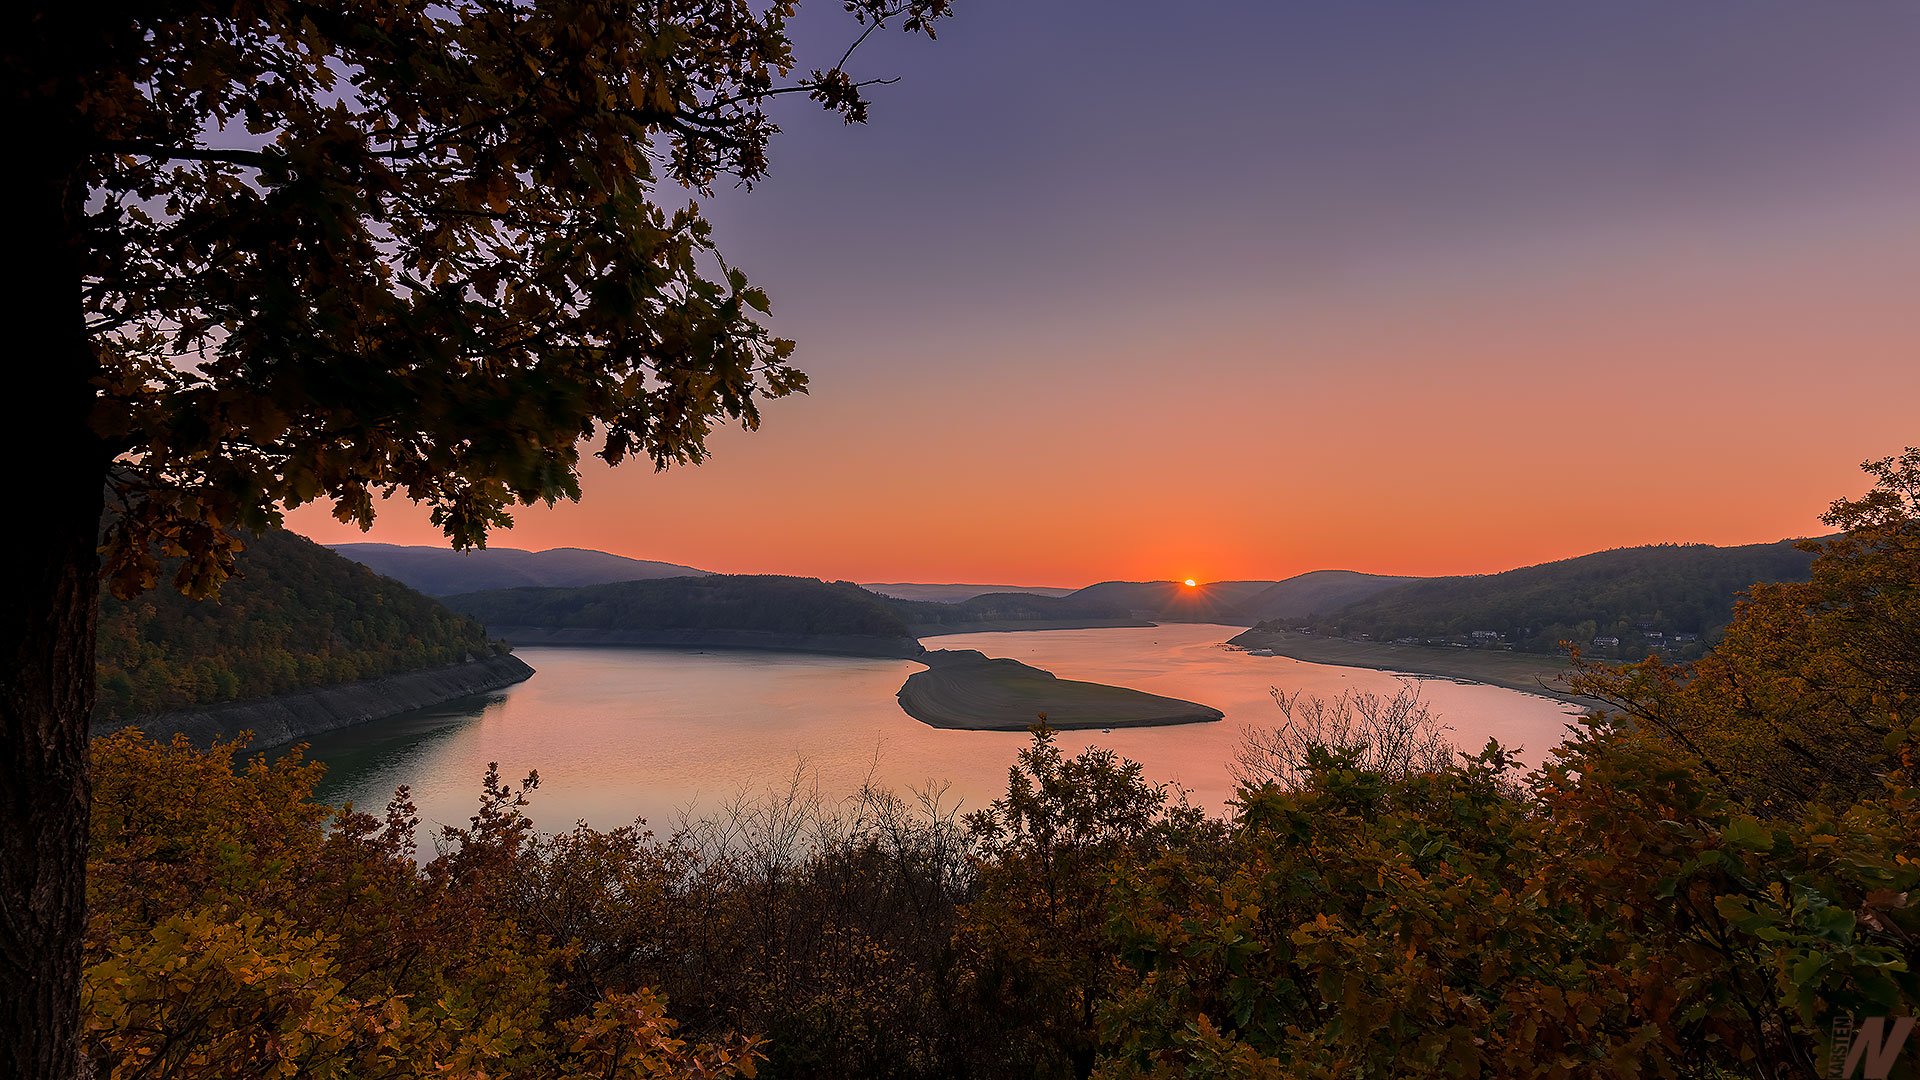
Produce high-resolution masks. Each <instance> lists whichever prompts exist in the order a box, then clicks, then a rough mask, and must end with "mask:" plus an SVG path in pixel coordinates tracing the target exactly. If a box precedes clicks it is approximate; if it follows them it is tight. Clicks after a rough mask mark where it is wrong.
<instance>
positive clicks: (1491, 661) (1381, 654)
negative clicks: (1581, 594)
mask: <svg viewBox="0 0 1920 1080" xmlns="http://www.w3.org/2000/svg"><path fill="white" fill-rule="evenodd" d="M1227 644H1229V645H1233V646H1238V647H1240V648H1243V649H1246V650H1247V651H1248V652H1253V651H1255V650H1270V651H1271V652H1272V653H1273V654H1274V655H1275V656H1284V657H1286V658H1288V659H1290V660H1299V661H1302V662H1304V663H1309V664H1327V665H1331V666H1335V667H1353V668H1367V669H1369V670H1372V671H1387V672H1394V673H1397V674H1402V675H1410V676H1413V677H1416V678H1430V679H1451V680H1453V681H1455V682H1463V683H1479V684H1482V685H1485V686H1497V687H1500V688H1502V689H1505V690H1517V691H1519V692H1520V693H1523V694H1538V695H1540V696H1541V697H1549V698H1553V699H1555V700H1557V701H1564V702H1567V703H1568V704H1572V705H1579V706H1582V707H1584V708H1588V709H1601V708H1606V707H1607V705H1606V703H1605V702H1603V701H1600V700H1599V699H1597V698H1590V697H1583V696H1581V695H1579V694H1575V693H1572V692H1570V691H1568V690H1567V689H1566V683H1565V680H1564V676H1565V675H1566V673H1567V672H1568V671H1570V670H1571V668H1570V667H1569V665H1568V664H1566V663H1565V662H1564V661H1555V660H1553V659H1551V658H1549V657H1546V656H1540V655H1537V654H1534V653H1514V652H1489V651H1486V650H1480V649H1471V650H1470V649H1440V648H1432V647H1429V646H1424V645H1390V644H1386V643H1384V642H1382V643H1375V642H1359V641H1342V640H1338V639H1334V638H1315V637H1308V636H1305V635H1302V634H1292V633H1287V632H1285V631H1282V632H1280V633H1272V632H1262V631H1258V630H1248V631H1246V632H1244V633H1241V634H1236V635H1235V636H1233V637H1231V638H1228V639H1227Z"/></svg>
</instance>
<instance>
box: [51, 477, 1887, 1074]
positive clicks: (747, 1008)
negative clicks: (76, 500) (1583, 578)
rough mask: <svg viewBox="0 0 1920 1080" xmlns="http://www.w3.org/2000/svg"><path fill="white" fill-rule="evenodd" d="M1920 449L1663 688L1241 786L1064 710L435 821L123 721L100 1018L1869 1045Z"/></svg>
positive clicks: (977, 1044)
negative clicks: (990, 769) (628, 795)
mask: <svg viewBox="0 0 1920 1080" xmlns="http://www.w3.org/2000/svg"><path fill="white" fill-rule="evenodd" d="M1917 473H1920V454H1916V453H1915V452H1911V451H1910V452H1909V454H1908V456H1907V457H1906V458H1904V459H1901V460H1900V461H1898V462H1885V463H1880V469H1879V470H1878V471H1876V473H1875V475H1876V477H1877V478H1878V479H1879V481H1880V487H1879V488H1877V489H1876V492H1875V493H1874V494H1872V495H1870V496H1869V497H1868V498H1867V499H1865V500H1862V501H1860V502H1843V503H1840V504H1836V508H1835V517H1836V523H1837V524H1840V525H1842V526H1843V527H1845V528H1847V529H1848V534H1847V536H1845V537H1843V538H1841V539H1839V540H1836V541H1833V542H1831V543H1828V544H1826V545H1825V546H1823V547H1822V548H1821V550H1820V552H1819V555H1818V560H1817V562H1816V564H1815V572H1814V576H1813V580H1812V581H1811V582H1810V583H1808V584H1807V585H1805V586H1783V587H1778V588H1769V589H1760V590H1755V591H1754V592H1753V593H1752V594H1750V596H1749V598H1748V600H1747V601H1746V603H1745V604H1744V605H1743V606H1742V608H1741V615H1740V618H1739V619H1738V620H1737V621H1736V623H1735V625H1734V626H1733V627H1732V628H1731V629H1730V631H1729V633H1728V646H1727V648H1728V651H1727V653H1726V655H1725V656H1724V657H1717V658H1716V659H1715V660H1713V661H1712V662H1711V663H1709V664H1703V665H1701V668H1700V669H1699V670H1696V671H1691V672H1689V671H1672V670H1661V669H1657V668H1647V667H1642V668H1636V669H1634V670H1633V671H1631V672H1629V673H1627V674H1625V675H1621V676H1617V677H1615V678H1616V679H1617V681H1616V682H1615V683H1614V684H1613V685H1614V687H1615V688H1616V689H1619V690H1621V691H1623V694H1622V696H1623V697H1626V696H1627V695H1626V694H1625V693H1624V692H1625V691H1631V692H1632V694H1634V695H1638V696H1636V697H1632V698H1631V699H1630V700H1631V701H1632V702H1633V703H1635V704H1637V705H1644V706H1647V707H1648V708H1647V711H1646V712H1643V713H1642V714H1639V715H1619V716H1614V717H1607V716H1603V715H1598V714H1596V715H1594V716H1591V717H1589V718H1588V720H1587V722H1586V724H1585V725H1584V728H1583V730H1581V731H1580V732H1579V733H1578V734H1577V735H1576V736H1575V737H1574V738H1573V739H1571V740H1570V741H1569V742H1567V743H1566V744H1565V745H1563V746H1561V747H1560V748H1558V749H1557V750H1556V751H1555V752H1554V754H1553V755H1552V759H1551V762H1550V764H1548V765H1547V766H1546V767H1544V768H1542V769H1539V770H1537V771H1535V772H1533V773H1532V774H1529V775H1525V776H1522V775H1520V773H1519V769H1518V768H1517V766H1516V765H1515V763H1514V759H1513V757H1512V756H1511V755H1510V754H1509V753H1508V751H1506V750H1505V749H1503V748H1501V747H1499V746H1497V745H1493V744H1489V745H1488V746H1487V747H1485V748H1484V749H1483V750H1482V751H1480V752H1479V753H1477V754H1473V755H1458V756H1457V757H1456V758H1455V760H1453V761H1441V760H1435V759H1433V758H1432V757H1430V756H1425V755H1413V756H1406V755H1400V756H1397V757H1393V758H1392V759H1391V760H1384V759H1382V758H1381V757H1380V755H1378V754H1372V755H1370V754H1369V752H1368V747H1367V746H1366V745H1364V740H1362V742H1361V743H1356V742H1355V741H1354V740H1353V739H1352V738H1345V737H1343V738H1338V739H1324V740H1323V739H1319V738H1309V739H1305V740H1302V741H1298V742H1297V743H1275V742H1271V741H1269V744H1267V745H1266V746H1265V747H1264V748H1263V753H1265V754H1267V755H1268V757H1272V756H1273V755H1276V754H1277V755H1281V756H1284V757H1286V758H1287V760H1286V761H1285V762H1282V763H1281V764H1282V765H1284V768H1276V769H1271V770H1267V771H1266V772H1265V773H1264V774H1263V775H1253V774H1249V775H1248V776H1246V777H1245V778H1244V779H1243V783H1242V786H1241V788H1240V791H1239V794H1238V796H1237V799H1236V801H1235V803H1234V804H1233V807H1232V809H1231V812H1230V813H1229V814H1228V815H1227V816H1225V817H1224V818H1215V817H1210V816H1208V815H1206V814H1203V813H1201V812H1199V811H1197V810H1195V809H1193V808H1191V807H1189V806H1187V805H1185V803H1184V802H1183V800H1182V799H1181V798H1180V794H1179V792H1178V791H1177V790H1169V789H1166V788H1163V787H1160V786H1157V785H1154V784H1152V783H1150V782H1149V781H1148V780H1147V779H1146V778H1145V777H1144V776H1143V774H1142V771H1141V769H1140V767H1139V766H1138V765H1136V764H1134V763H1131V762H1127V761H1124V760H1122V759H1119V758H1117V757H1116V756H1114V755H1113V754H1112V753H1111V752H1108V751H1102V750H1088V751H1086V752H1084V753H1081V754H1079V755H1076V756H1068V755H1067V754H1066V753H1064V752H1063V751H1062V750H1061V748H1060V747H1059V745H1058V743H1057V736H1056V735H1055V734H1054V733H1053V732H1051V731H1048V730H1046V729H1045V728H1044V727H1042V728H1037V729H1036V733H1035V738H1034V741H1033V743H1032V745H1031V746H1030V747H1029V748H1028V749H1026V750H1025V751H1023V752H1022V753H1021V755H1020V758H1019V761H1018V762H1017V764H1016V765H1015V766H1014V767H1013V769H1012V770H1011V772H1010V775H1009V784H1008V790H1007V794H1006V796H1005V797H1004V798H1002V799H1000V800H998V801H996V802H995V803H993V804H992V805H991V806H990V807H988V808H986V809H984V810H981V811H979V812H977V813H975V814H973V815H970V816H968V817H966V818H960V817H958V816H957V815H956V814H955V813H954V812H953V811H952V810H951V809H950V808H946V807H945V806H944V805H943V803H942V802H941V800H940V799H939V798H938V797H936V795H934V794H928V795H925V796H923V797H921V798H919V799H917V800H916V799H911V798H901V797H897V796H895V795H893V794H890V793H887V792H883V791H877V790H872V789H868V790H865V791H862V792H860V793H858V794H856V795H855V796H853V797H852V798H850V799H849V800H847V801H845V802H832V801H828V800H823V799H822V798H821V797H820V796H819V795H818V794H817V793H815V792H812V791H810V790H809V789H807V788H806V786H805V785H804V783H802V782H800V781H799V780H798V779H796V782H795V784H794V785H793V786H792V787H791V788H790V789H789V790H788V791H787V792H786V793H785V794H784V795H783V796H782V797H780V798H771V799H768V800H765V801H763V802H760V803H755V804H741V805H739V806H736V807H734V808H733V809H732V812H731V813H729V814H725V815H722V816H720V817H718V818H714V819H710V820H706V821H700V822H688V823H685V824H684V825H683V827H681V828H678V829H676V830H674V831H673V832H672V833H671V834H670V835H667V836H655V835H654V834H653V833H650V832H648V831H646V830H645V829H644V828H643V827H641V826H638V825H636V826H634V827H630V828H623V829H615V830H612V831H610V832H600V831H596V830H594V829H591V828H588V827H586V826H579V827H576V828H575V829H574V830H573V831H571V832H567V833H560V834H556V835H542V834H539V833H537V832H536V831H535V830H534V829H533V827H532V822H531V820H530V819H529V818H528V817H527V815H526V812H525V808H526V806H527V805H528V804H527V796H528V795H529V793H531V792H532V790H533V788H534V787H535V785H536V784H537V780H535V779H534V778H529V780H528V781H527V782H525V783H524V784H522V785H519V786H517V787H516V786H513V785H507V784H503V783H502V782H501V781H500V779H499V777H498V776H497V775H491V774H490V775H489V776H487V777H486V778H485V780H484V785H483V788H482V793H481V800H480V805H479V809H478V811H477V813H476V814H475V815H474V817H473V818H472V820H471V821H470V822H469V824H468V825H467V826H466V827H464V828H458V829H446V830H443V831H442V833H441V834H440V835H439V837H438V838H437V839H436V842H435V855H434V856H433V857H432V858H429V859H424V860H423V859H421V858H420V857H419V856H418V853H416V852H415V851H414V849H413V847H412V844H413V839H412V838H413V836H414V835H415V832H416V829H417V827H418V822H417V821H416V820H415V819H414V817H413V815H412V812H411V809H410V807H409V806H408V805H407V803H406V800H405V793H404V791H403V792H402V793H400V794H399V795H398V796H396V799H395V801H394V803H393V804H392V805H391V806H390V807H389V808H388V810H387V813H386V816H385V818H384V819H379V818H374V817H371V816H368V815H365V814H361V813H358V812H353V811H350V810H333V809H330V808H326V807H322V806H318V805H316V804H315V803H313V801H312V799H311V791H312V785H313V782H314V779H315V777H316V775H317V770H318V766H316V765H312V764H306V763H301V762H300V761H298V760H297V759H294V758H288V759H283V760H282V761H280V762H278V763H275V764H268V763H267V762H265V761H264V760H260V759H255V760H254V761H252V762H250V763H246V764H243V765H236V763H235V756H234V750H235V748H234V747H232V746H222V747H216V748H215V749H214V750H212V751H211V752H199V751H195V750H192V749H190V748H188V747H186V746H185V745H183V744H178V743H176V744H174V745H171V746H156V745H153V744H151V743H147V742H144V741H142V740H141V739H140V738H139V737H138V736H137V735H131V734H122V735H117V736H115V737H113V738H111V739H106V740H102V741H100V742H98V743H96V744H95V747H94V769H95V778H96V779H95V783H96V788H95V791H96V810H95V815H94V833H93V853H92V878H91V883H90V888H91V900H92V921H91V926H90V936H89V941H88V967H87V982H86V988H87V989H86V1025H87V1048H88V1052H89V1053H90V1055H92V1057H93V1060H94V1062H95V1064H96V1067H97V1068H98V1070H99V1071H100V1073H101V1074H102V1075H106V1076H116V1077H134V1076H150V1075H151V1076H161V1075H164V1076H179V1077H198V1076H209V1077H210V1076H271V1075H286V1076H293V1075H301V1076H308V1075H311V1076H323V1077H376V1076H396V1077H397V1076H415V1075H427V1074H436V1075H438V1074H445V1075H454V1076H471V1077H478V1076H483V1075H484V1076H513V1077H519V1076H527V1077H535V1076H538V1077H545V1076H556V1077H557V1076H588V1075H591V1076H607V1077H639V1076H656V1075H695V1076H703V1075H704V1076H719V1075H732V1074H741V1075H752V1074H753V1073H754V1072H755V1070H759V1071H760V1072H761V1073H763V1074H765V1075H773V1076H792V1077H866V1076H872V1077H880V1076H906V1077H949V1076H952V1077H958V1076H975V1077H996V1076H1006V1077H1091V1076H1099V1077H1105V1078H1111V1080H1120V1078H1130V1080H1131V1078H1140V1080H1145V1078H1156V1080H1157V1078H1171V1077H1183V1078H1200V1077H1220V1078H1259V1077H1335V1076H1339V1077H1348V1076H1395V1077H1399V1076H1436V1077H1438V1076H1446V1077H1621V1078H1634V1077H1700V1078H1720V1077H1763V1078H1774V1077H1816V1076H1824V1075H1827V1069H1828V1065H1829V1060H1828V1056H1827V1055H1828V1053H1829V1051H1830V1049H1831V1047H1830V1046H1829V1041H1830V1038H1831V1032H1832V1030H1833V1027H1832V1025H1833V1022H1834V1021H1835V1020H1836V1019H1837V1018H1840V1017H1846V1016H1855V1017H1872V1016H1902V1015H1912V1013H1913V1011H1914V1010H1915V1008H1916V1005H1920V977H1917V976H1916V974H1915V968H1916V960H1917V959H1920V957H1916V941H1917V940H1920V911H1917V910H1916V906H1915V905H1914V904H1913V903H1912V901H1911V897H1912V894H1913V891H1914V890H1915V887H1916V885H1920V858H1917V857H1916V856H1917V854H1920V785H1916V784H1915V776H1914V773H1913V771H1912V765H1911V758H1910V756H1907V755H1908V754H1909V746H1910V742H1909V740H1910V739H1911V720H1912V715H1913V714H1912V709H1913V707H1914V698H1913V696H1912V690H1911V688H1910V686H1911V684H1910V683H1905V682H1902V681H1901V680H1902V679H1903V678H1904V677H1905V676H1904V675H1903V672H1906V671H1910V667H1903V665H1910V663H1911V659H1912V657H1913V656H1914V655H1916V653H1915V652H1913V651H1911V650H1908V649H1907V648H1906V645H1905V643H1906V642H1909V641H1911V640H1912V639H1911V638H1909V637H1905V636H1903V635H1907V634H1910V633H1912V631H1913V628H1914V627H1915V626H1916V625H1920V623H1917V622H1916V620H1915V618H1914V615H1915V609H1914V607H1912V606H1911V601H1912V597H1913V590H1912V585H1913V581H1914V577H1913V576H1912V574H1911V572H1910V569H1908V568H1910V567H1911V565H1912V564H1911V562H1910V561H1907V560H1910V559H1911V558H1912V553H1913V551H1914V550H1915V549H1914V540H1913V532H1912V529H1913V527H1914V524H1913V523H1914V518H1915V514H1914V510H1915V506H1914V502H1913V493H1914V483H1913V482H1914V479H1915V477H1916V474H1917ZM1889 492H1891V493H1892V494H1889ZM1652 706H1658V707H1659V709H1660V711H1658V712H1654V711H1652V708H1651V707H1652ZM1331 707H1332V706H1325V705H1324V703H1322V708H1323V711H1324V709H1325V708H1331ZM1381 715H1382V716H1387V715H1389V714H1388V713H1384V712H1383V713H1382V714H1381ZM1391 715H1400V716H1405V717H1412V716H1414V715H1415V714H1414V712H1409V711H1406V710H1402V711H1401V712H1399V713H1392V714H1391ZM1418 715H1419V718H1420V719H1419V721H1418V722H1417V723H1415V722H1414V721H1413V720H1408V723H1409V724H1411V725H1412V726H1410V727H1409V728H1408V732H1406V733H1411V734H1414V735H1418V734H1419V730H1424V728H1422V727H1421V726H1420V725H1422V724H1428V725H1430V723H1431V718H1430V717H1426V716H1425V714H1424V712H1420V713H1419V714H1418ZM1789 725H1791V726H1789ZM1389 726H1391V725H1389ZM1416 729H1418V730H1416ZM1341 730H1343V731H1345V730H1346V729H1341ZM1369 730H1371V729H1369ZM1801 732H1804V733H1807V735H1806V737H1805V738H1804V741H1802V742H1801V743H1800V745H1798V746H1797V747H1787V746H1784V745H1782V742H1783V741H1784V740H1786V739H1789V738H1792V739H1796V740H1800V739H1802V736H1801V735H1800V734H1797V733H1801ZM1406 733H1403V734H1406ZM1349 734H1351V732H1349ZM1388 734H1391V733H1390V732H1389V733H1388ZM1816 734H1817V735H1822V736H1825V738H1821V739H1816V738H1813V737H1812V735H1816ZM1809 754H1811V755H1812V756H1813V757H1814V758H1816V759H1817V760H1814V761H1812V762H1811V763H1810V762H1809V761H1808V756H1809ZM1736 755H1746V756H1745V757H1739V756H1736ZM1823 755H1824V756H1823ZM1263 760H1265V759H1263ZM1741 761H1746V762H1749V763H1750V767H1749V768H1748V769H1746V770H1742V769H1739V768H1736V765H1737V763H1739V762H1741ZM1796 783H1797V784H1800V785H1801V786H1800V787H1790V786H1789V785H1790V784H1796ZM1914 1061H1915V1056H1914V1055H1912V1054H1908V1055H1904V1056H1902V1057H1900V1058H1899V1059H1898V1061H1897V1063H1896V1071H1895V1074H1894V1075H1896V1076H1911V1075H1913V1065H1914Z"/></svg>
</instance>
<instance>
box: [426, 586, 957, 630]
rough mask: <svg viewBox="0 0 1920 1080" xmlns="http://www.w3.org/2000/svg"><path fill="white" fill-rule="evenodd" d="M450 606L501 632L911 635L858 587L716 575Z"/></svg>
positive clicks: (885, 605)
mask: <svg viewBox="0 0 1920 1080" xmlns="http://www.w3.org/2000/svg"><path fill="white" fill-rule="evenodd" d="M446 603H447V606H448V607H451V608H453V609H454V610H455V611H459V612H462V613H464V614H467V615H471V616H473V617H474V618H476V619H479V620H480V621H481V622H483V623H486V624H487V625H488V626H495V627H501V626H538V627H553V628H580V629H592V630H754V631H761V632H765V633H775V634H844V635H855V636H861V637H882V638H901V637H911V636H912V635H911V634H909V633H908V632H907V625H906V623H904V622H902V621H901V619H900V618H899V616H897V615H896V614H894V612H893V610H892V609H891V608H890V607H889V605H890V604H891V603H893V602H892V601H889V600H886V599H884V598H882V597H879V596H875V595H874V594H872V593H870V592H868V591H866V590H865V589H862V588H861V587H860V586H858V585H855V584H853V583H852V582H847V581H835V582H831V583H828V582H824V581H821V580H819V579H818V578H802V577H782V576H777V575H773V574H710V575H708V576H705V577H674V578H661V579H658V580H653V581H621V582H616V583H613V584H610V585H583V586H580V587H578V588H572V589H538V588H523V589H491V590H487V591H485V592H474V593H465V594H462V595H460V596H449V597H446ZM934 606H944V605H934Z"/></svg>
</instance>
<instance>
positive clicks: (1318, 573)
mask: <svg viewBox="0 0 1920 1080" xmlns="http://www.w3.org/2000/svg"><path fill="white" fill-rule="evenodd" d="M1418 580H1420V579H1419V578H1411V577H1388V576H1386V575H1383V574H1362V573H1358V572H1356V571H1353V570H1314V571H1312V572H1310V573H1305V574H1298V575H1295V576H1293V577H1290V578H1288V579H1286V580H1285V581H1276V582H1274V583H1273V584H1271V585H1269V586H1268V587H1267V588H1265V589H1262V590H1261V591H1259V592H1257V593H1255V594H1253V595H1252V596H1250V597H1247V598H1245V599H1243V600H1240V601H1239V602H1238V603H1237V605H1236V606H1238V607H1239V608H1240V610H1241V611H1243V612H1245V613H1246V614H1247V615H1248V617H1250V618H1253V619H1259V620H1266V619H1293V618H1304V617H1306V616H1308V615H1313V614H1316V613H1319V612H1323V611H1334V610H1336V609H1339V608H1342V607H1345V606H1346V605H1348V604H1351V603H1355V602H1357V601H1360V600H1364V599H1366V598H1367V597H1369V596H1372V595H1374V594H1375V593H1379V592H1384V591H1386V590H1387V589H1391V588H1393V587H1394V586H1396V585H1405V584H1407V583H1408V582H1412V581H1418Z"/></svg>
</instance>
